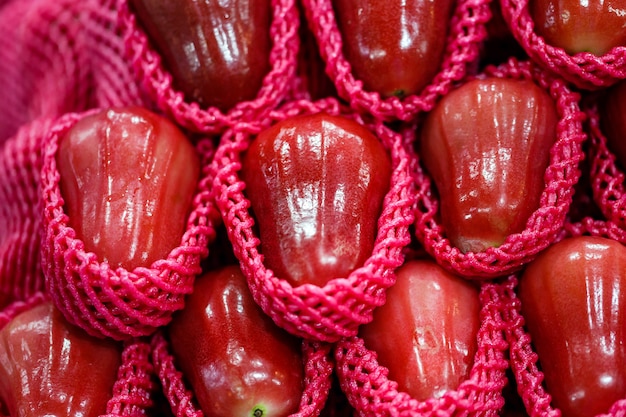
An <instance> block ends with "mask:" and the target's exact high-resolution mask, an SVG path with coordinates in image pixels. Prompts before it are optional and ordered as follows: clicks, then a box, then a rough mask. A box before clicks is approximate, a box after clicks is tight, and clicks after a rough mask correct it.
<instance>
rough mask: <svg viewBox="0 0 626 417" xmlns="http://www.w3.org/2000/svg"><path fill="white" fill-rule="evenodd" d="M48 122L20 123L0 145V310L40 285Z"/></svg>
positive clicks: (41, 287) (42, 120)
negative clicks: (43, 169) (41, 189)
mask: <svg viewBox="0 0 626 417" xmlns="http://www.w3.org/2000/svg"><path fill="white" fill-rule="evenodd" d="M51 125H52V121H51V120H49V119H37V120H35V121H33V122H31V123H29V124H25V125H24V126H22V127H21V128H20V129H19V130H18V131H17V132H16V134H15V136H13V137H11V138H10V139H8V140H7V141H6V142H5V143H4V145H3V146H2V147H0V310H1V309H2V308H3V307H4V306H6V305H7V304H9V303H11V302H12V301H16V300H25V299H26V298H28V297H29V296H30V295H32V294H34V293H36V292H37V291H42V290H43V289H44V277H43V272H42V270H41V262H40V254H39V252H40V249H39V248H40V240H41V213H40V210H39V207H40V200H41V199H40V197H39V177H40V171H41V164H42V156H41V146H42V140H43V135H44V134H45V132H46V131H47V130H48V129H49V128H50V126H51Z"/></svg>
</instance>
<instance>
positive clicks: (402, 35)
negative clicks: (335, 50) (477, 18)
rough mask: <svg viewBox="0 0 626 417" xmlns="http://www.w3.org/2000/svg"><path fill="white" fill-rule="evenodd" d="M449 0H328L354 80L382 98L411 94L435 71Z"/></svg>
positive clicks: (449, 10) (442, 48) (450, 5)
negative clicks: (331, 6)
mask: <svg viewBox="0 0 626 417" xmlns="http://www.w3.org/2000/svg"><path fill="white" fill-rule="evenodd" d="M454 4H455V2H454V1H453V0H437V1H424V0H410V1H405V0H402V1H400V0H392V1H385V2H380V1H378V2H377V1H361V0H333V6H334V9H335V14H336V18H337V25H338V26H339V30H340V31H341V34H342V41H343V51H344V54H345V55H346V59H347V60H348V62H350V65H351V67H352V71H353V73H354V76H355V78H356V79H358V80H361V81H363V84H364V88H365V89H366V90H368V91H376V92H378V93H380V94H381V96H383V97H391V96H397V97H400V98H402V97H404V96H408V95H412V94H416V93H419V92H421V91H422V89H423V88H424V87H425V86H426V85H428V83H430V82H431V81H432V79H433V78H434V76H435V74H437V72H438V71H439V68H440V65H441V62H442V60H443V54H444V51H445V48H446V36H447V34H448V27H449V22H450V19H451V16H452V10H453V6H454Z"/></svg>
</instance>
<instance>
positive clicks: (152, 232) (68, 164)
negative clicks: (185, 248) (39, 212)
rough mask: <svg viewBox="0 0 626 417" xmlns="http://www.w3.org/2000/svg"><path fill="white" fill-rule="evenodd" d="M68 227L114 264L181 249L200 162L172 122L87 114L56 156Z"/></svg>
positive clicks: (140, 262) (131, 111) (145, 114)
mask: <svg viewBox="0 0 626 417" xmlns="http://www.w3.org/2000/svg"><path fill="white" fill-rule="evenodd" d="M56 160H57V166H58V170H59V174H60V187H61V194H62V196H63V199H64V203H65V207H64V209H65V211H66V213H67V215H68V217H69V225H70V226H71V227H73V228H74V230H75V231H76V234H77V237H78V238H80V239H82V241H83V242H84V244H85V249H86V250H87V251H90V252H94V253H96V254H98V255H99V256H100V258H101V259H102V260H104V261H107V262H108V263H109V264H110V265H111V266H113V267H117V266H122V267H125V268H127V269H132V268H134V267H136V266H146V267H149V266H150V264H151V263H152V262H154V261H155V260H158V259H161V258H164V257H166V256H167V255H168V254H169V252H170V251H171V250H172V249H173V248H175V247H176V246H178V245H179V244H180V241H181V237H182V235H183V232H184V228H185V224H186V220H187V216H188V214H189V210H190V205H191V200H192V198H193V194H194V191H195V189H196V184H197V182H198V178H199V172H200V168H199V164H200V162H199V158H198V156H197V155H196V152H195V149H194V147H193V146H192V145H191V143H190V142H189V141H188V140H187V138H186V137H185V136H184V135H183V133H182V132H181V131H180V130H179V129H178V128H177V127H176V126H174V125H173V124H172V123H171V122H169V121H168V120H167V119H165V118H163V117H161V116H158V115H156V114H153V113H151V112H149V111H147V110H145V109H142V108H139V107H128V108H120V109H111V110H106V111H102V112H100V113H96V114H93V115H90V116H87V117H85V118H83V119H81V120H80V121H79V122H78V123H76V124H75V125H74V126H73V127H72V128H71V129H70V130H69V131H68V132H67V134H66V135H65V136H64V137H63V138H61V141H60V144H59V150H58V153H57V155H56Z"/></svg>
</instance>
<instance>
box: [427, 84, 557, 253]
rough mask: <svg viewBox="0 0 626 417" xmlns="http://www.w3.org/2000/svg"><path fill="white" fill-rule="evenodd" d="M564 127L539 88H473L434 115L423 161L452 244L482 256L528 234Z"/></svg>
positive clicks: (456, 93)
mask: <svg viewBox="0 0 626 417" xmlns="http://www.w3.org/2000/svg"><path fill="white" fill-rule="evenodd" d="M557 120H558V119H557V114H556V109H555V104H554V102H553V100H552V99H551V97H550V96H549V95H548V94H547V93H546V92H545V91H543V90H542V89H541V88H540V87H539V86H537V85H535V84H534V83H533V82H531V81H526V80H514V79H503V78H486V79H476V80H472V81H469V82H467V83H465V84H464V85H462V86H461V87H459V88H458V89H456V90H453V91H452V92H451V93H449V94H448V95H446V96H445V97H444V98H443V99H442V100H441V101H440V102H439V103H438V105H437V106H436V107H435V109H434V110H433V111H432V112H431V113H430V114H428V116H427V118H426V120H425V122H424V126H423V129H422V132H421V149H420V152H421V154H420V157H421V160H422V162H423V164H424V166H425V168H426V170H427V171H428V172H429V173H430V175H431V177H432V179H433V181H434V183H435V185H436V187H437V190H438V193H439V198H440V202H441V204H440V213H441V222H442V224H443V226H444V228H445V231H446V234H447V237H448V238H449V239H450V241H451V242H452V244H453V245H455V246H456V247H458V248H459V249H460V250H461V251H463V252H468V251H473V252H479V251H483V250H485V249H487V248H488V247H490V246H498V245H500V244H502V243H503V242H504V240H505V238H506V237H507V236H508V235H509V234H512V233H516V232H521V231H522V230H524V228H525V226H526V222H527V220H528V218H529V216H530V215H531V214H532V213H533V212H534V211H535V210H536V209H537V208H539V199H540V196H541V193H542V192H543V189H544V187H545V182H544V174H545V171H546V168H547V167H548V164H549V158H550V148H551V146H552V145H553V144H554V142H555V141H556V124H557Z"/></svg>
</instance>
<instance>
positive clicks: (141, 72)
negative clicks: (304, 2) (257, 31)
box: [116, 0, 300, 133]
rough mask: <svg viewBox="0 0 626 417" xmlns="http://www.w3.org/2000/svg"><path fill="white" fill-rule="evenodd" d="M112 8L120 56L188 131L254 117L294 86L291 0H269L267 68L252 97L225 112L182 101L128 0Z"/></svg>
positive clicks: (294, 10)
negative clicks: (119, 38) (120, 38)
mask: <svg viewBox="0 0 626 417" xmlns="http://www.w3.org/2000/svg"><path fill="white" fill-rule="evenodd" d="M116 8H117V13H119V30H120V32H121V34H122V36H123V39H124V45H125V48H124V51H123V52H124V57H125V58H126V59H127V60H128V61H129V62H130V65H131V67H132V70H133V71H134V74H135V78H136V80H137V81H138V82H139V83H140V85H141V87H142V88H143V89H144V91H145V94H146V95H147V97H148V98H149V99H150V100H151V101H152V102H153V103H154V105H155V106H156V107H157V108H159V109H160V110H161V111H163V112H164V113H165V114H167V115H169V116H170V117H171V118H172V119H174V120H175V121H176V122H177V123H178V124H179V125H181V126H183V127H185V128H187V129H189V130H190V131H194V132H201V133H219V132H222V131H224V130H225V129H226V128H227V127H230V126H233V125H234V124H235V123H237V122H246V121H250V120H256V119H258V118H259V117H261V116H262V115H263V114H265V113H267V112H268V111H269V110H272V109H274V108H275V107H277V106H278V105H279V104H280V103H281V102H282V101H284V100H285V98H286V97H287V96H288V94H289V93H290V90H291V88H292V87H293V84H294V78H295V73H296V64H297V51H298V46H299V45H298V44H299V41H298V27H299V22H300V19H299V15H298V10H297V8H296V6H295V1H294V0H274V1H273V2H272V10H273V15H272V24H271V28H270V34H271V38H272V42H273V44H272V50H271V52H270V65H271V69H270V72H269V73H268V74H267V75H266V76H265V78H264V79H263V84H262V86H261V89H260V90H259V92H258V95H257V97H256V98H255V99H253V100H250V101H244V102H241V103H239V104H237V105H236V106H235V107H234V108H232V109H231V110H230V111H228V112H227V113H223V112H221V111H220V110H219V109H217V108H214V107H210V108H201V107H200V106H199V105H198V103H195V102H187V101H185V98H184V96H183V94H182V93H181V92H180V91H177V90H175V89H174V88H173V87H172V76H171V74H170V73H169V72H168V71H167V70H166V69H165V68H164V67H163V65H162V63H161V58H160V56H159V54H158V53H157V52H156V51H155V50H154V49H153V48H152V46H151V45H150V42H149V40H148V38H147V36H146V34H145V32H144V31H143V30H142V29H141V27H140V25H139V24H138V22H137V20H136V18H135V16H134V15H133V13H132V11H131V10H130V9H129V6H128V1H127V0H119V1H118V2H117V7H116Z"/></svg>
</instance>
